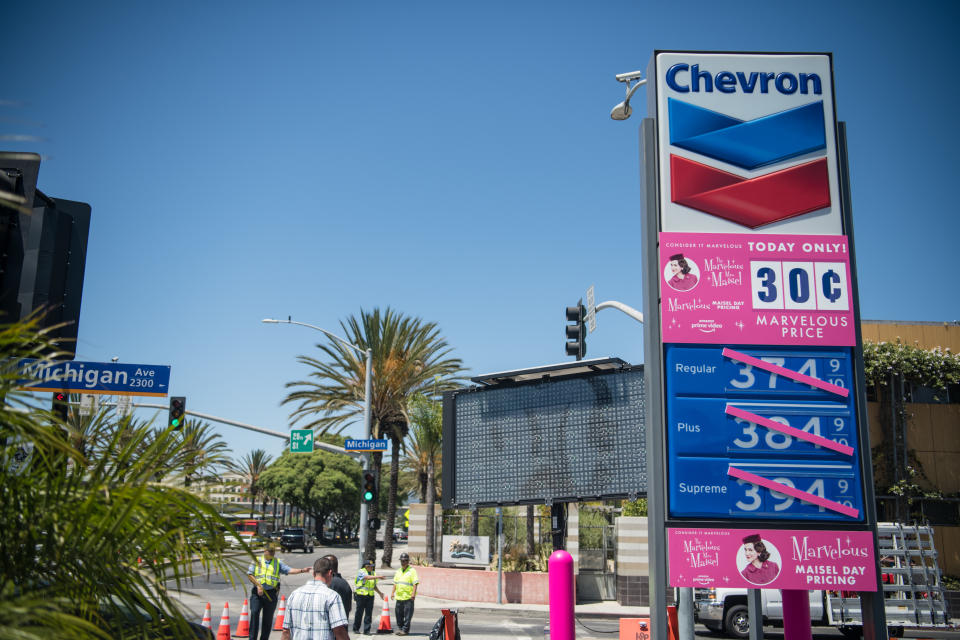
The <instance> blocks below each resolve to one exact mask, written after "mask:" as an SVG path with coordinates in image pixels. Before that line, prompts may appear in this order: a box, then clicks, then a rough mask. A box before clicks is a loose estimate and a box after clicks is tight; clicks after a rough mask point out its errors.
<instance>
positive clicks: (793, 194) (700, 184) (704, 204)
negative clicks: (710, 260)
mask: <svg viewBox="0 0 960 640" xmlns="http://www.w3.org/2000/svg"><path fill="white" fill-rule="evenodd" d="M670 190H671V199H672V200H673V201H674V202H676V203H677V204H682V205H684V206H687V207H690V208H692V209H697V210H698V211H703V212H704V213H709V214H710V215H713V216H717V217H719V218H724V219H726V220H730V221H732V222H736V223H737V224H741V225H743V226H745V227H749V228H751V229H756V228H757V227H762V226H764V225H767V224H771V223H773V222H779V221H780V220H786V219H787V218H792V217H794V216H799V215H803V214H804V213H809V212H811V211H816V210H817V209H823V208H825V207H829V206H830V177H829V174H828V172H827V159H826V158H821V159H819V160H814V161H813V162H808V163H806V164H801V165H798V166H796V167H790V168H789V169H783V170H782V171H775V172H773V173H768V174H766V175H763V176H758V177H756V178H750V179H747V178H741V177H740V176H735V175H733V174H732V173H727V172H726V171H720V170H719V169H714V168H713V167H708V166H707V165H704V164H700V163H699V162H694V161H693V160H687V159H686V158H681V157H679V156H675V155H671V156H670Z"/></svg>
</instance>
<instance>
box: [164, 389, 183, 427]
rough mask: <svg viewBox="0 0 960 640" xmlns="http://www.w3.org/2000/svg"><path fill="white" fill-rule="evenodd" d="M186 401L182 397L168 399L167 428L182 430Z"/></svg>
mask: <svg viewBox="0 0 960 640" xmlns="http://www.w3.org/2000/svg"><path fill="white" fill-rule="evenodd" d="M186 412H187V399H186V398H185V397H183V396H171V397H170V412H169V414H168V415H167V426H168V427H173V428H174V429H182V428H183V423H184V421H185V419H186V416H185V414H186Z"/></svg>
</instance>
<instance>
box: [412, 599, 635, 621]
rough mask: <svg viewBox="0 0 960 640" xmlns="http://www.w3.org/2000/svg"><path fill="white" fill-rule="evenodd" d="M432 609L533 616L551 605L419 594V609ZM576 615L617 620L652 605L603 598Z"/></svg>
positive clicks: (576, 609) (577, 608)
mask: <svg viewBox="0 0 960 640" xmlns="http://www.w3.org/2000/svg"><path fill="white" fill-rule="evenodd" d="M422 609H430V610H436V611H439V610H440V609H456V610H457V611H461V612H465V611H477V612H488V613H497V612H502V611H509V612H510V613H511V614H513V615H522V614H523V613H529V615H531V616H537V617H540V616H545V615H547V614H548V613H549V611H550V607H549V605H545V604H516V603H504V604H497V603H496V602H467V601H463V600H443V599H440V598H431V597H430V596H417V610H418V611H420V610H422ZM574 615H576V616H577V617H578V618H601V619H609V620H616V619H619V618H645V617H647V616H649V615H650V607H625V606H623V605H621V604H619V603H618V602H617V601H616V600H603V601H601V602H588V603H584V604H578V605H576V606H575V607H574Z"/></svg>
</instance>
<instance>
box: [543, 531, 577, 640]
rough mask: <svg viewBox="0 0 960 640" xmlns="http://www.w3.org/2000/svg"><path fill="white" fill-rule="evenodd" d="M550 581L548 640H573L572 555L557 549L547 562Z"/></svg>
mask: <svg viewBox="0 0 960 640" xmlns="http://www.w3.org/2000/svg"><path fill="white" fill-rule="evenodd" d="M547 577H548V579H549V582H550V640H574V628H573V605H574V602H575V601H576V596H575V594H574V586H573V556H571V555H570V554H569V553H567V552H566V551H564V550H563V549H558V550H557V551H554V552H553V553H552V554H551V555H550V560H549V561H548V562H547Z"/></svg>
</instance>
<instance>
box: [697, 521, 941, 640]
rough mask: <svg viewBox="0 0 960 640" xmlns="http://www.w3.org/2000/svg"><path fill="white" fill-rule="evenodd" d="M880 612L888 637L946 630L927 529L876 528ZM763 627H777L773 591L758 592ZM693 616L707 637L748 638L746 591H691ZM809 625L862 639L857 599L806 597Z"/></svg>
mask: <svg viewBox="0 0 960 640" xmlns="http://www.w3.org/2000/svg"><path fill="white" fill-rule="evenodd" d="M877 530H878V534H879V540H878V543H879V547H880V557H881V574H882V583H883V593H884V610H885V612H886V616H887V626H888V631H889V635H890V636H891V637H901V636H902V635H903V631H904V628H905V627H913V628H941V629H947V628H952V626H951V624H950V617H949V616H948V614H947V607H946V601H945V600H944V596H943V588H942V585H941V583H940V569H939V566H938V564H937V551H936V549H935V548H934V544H933V529H932V528H931V527H929V526H916V525H900V524H894V523H881V524H879V525H878V527H877ZM760 593H761V610H762V613H763V624H764V625H771V626H782V625H783V603H782V601H781V596H780V591H779V590H777V589H762V590H761V592H760ZM694 616H695V619H696V620H697V622H700V623H702V624H703V625H705V626H706V627H707V628H708V629H710V630H711V631H714V632H716V633H725V634H726V635H729V636H733V637H736V638H746V637H747V636H748V635H749V634H750V616H749V615H748V613H747V590H746V589H727V588H716V589H694ZM810 617H811V620H812V623H813V624H814V625H824V626H832V627H836V628H838V629H839V630H840V631H841V632H843V634H844V635H845V636H847V637H849V638H857V637H860V636H861V635H862V634H863V617H862V615H861V612H860V598H859V596H858V595H857V594H856V593H852V592H848V591H811V592H810Z"/></svg>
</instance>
